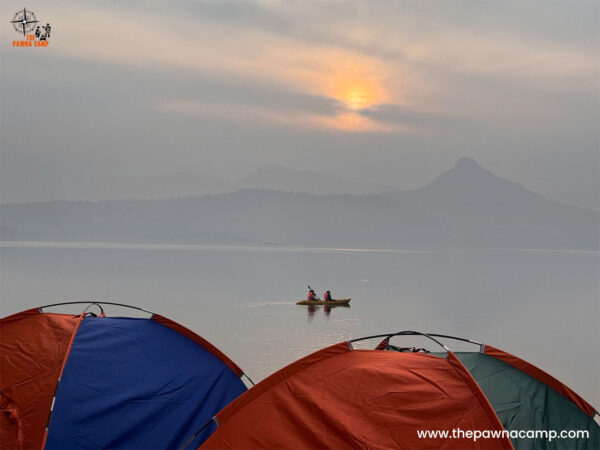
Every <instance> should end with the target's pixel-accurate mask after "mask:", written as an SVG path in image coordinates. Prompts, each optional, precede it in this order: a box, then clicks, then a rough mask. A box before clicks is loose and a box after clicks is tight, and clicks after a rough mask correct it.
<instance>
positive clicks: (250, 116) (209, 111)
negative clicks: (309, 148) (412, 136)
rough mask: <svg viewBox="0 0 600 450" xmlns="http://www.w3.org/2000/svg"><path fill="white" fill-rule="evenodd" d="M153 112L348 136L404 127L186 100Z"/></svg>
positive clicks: (356, 116) (349, 115)
mask: <svg viewBox="0 0 600 450" xmlns="http://www.w3.org/2000/svg"><path fill="white" fill-rule="evenodd" d="M156 109H157V111H160V112H163V113H169V114H177V115H185V116H189V117H193V118H198V119H202V118H218V119H225V120H228V121H238V122H248V123H252V124H254V125H258V126H261V127H262V126H266V127H272V126H284V127H292V128H308V129H320V130H338V131H350V132H374V131H379V132H400V131H403V130H404V131H406V130H407V128H406V127H402V126H400V125H399V124H393V123H388V122H384V121H376V120H373V119H371V118H369V117H368V116H366V115H363V114H362V113H361V112H350V111H340V112H339V113H336V114H330V115H324V114H315V113H310V112H307V111H289V110H288V111H282V110H274V109H273V108H266V107H259V106H251V105H240V104H224V103H219V104H208V103H202V102H195V101H190V100H175V101H164V102H161V103H159V104H157V105H156Z"/></svg>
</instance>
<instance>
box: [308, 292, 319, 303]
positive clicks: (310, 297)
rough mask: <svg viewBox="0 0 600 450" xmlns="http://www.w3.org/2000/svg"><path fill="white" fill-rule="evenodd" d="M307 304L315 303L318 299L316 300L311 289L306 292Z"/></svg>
mask: <svg viewBox="0 0 600 450" xmlns="http://www.w3.org/2000/svg"><path fill="white" fill-rule="evenodd" d="M306 299H307V300H308V301H309V302H316V301H318V300H319V299H318V298H317V295H316V294H315V290H314V289H311V290H310V291H308V296H307V298H306Z"/></svg>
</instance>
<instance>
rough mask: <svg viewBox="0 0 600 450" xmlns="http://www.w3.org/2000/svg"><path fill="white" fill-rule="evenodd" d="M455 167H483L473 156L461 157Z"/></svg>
mask: <svg viewBox="0 0 600 450" xmlns="http://www.w3.org/2000/svg"><path fill="white" fill-rule="evenodd" d="M454 167H457V168H459V169H481V168H482V167H481V166H480V165H479V163H478V162H477V161H476V160H475V159H473V158H466V157H464V158H460V159H459V160H458V161H457V162H456V165H455V166H454Z"/></svg>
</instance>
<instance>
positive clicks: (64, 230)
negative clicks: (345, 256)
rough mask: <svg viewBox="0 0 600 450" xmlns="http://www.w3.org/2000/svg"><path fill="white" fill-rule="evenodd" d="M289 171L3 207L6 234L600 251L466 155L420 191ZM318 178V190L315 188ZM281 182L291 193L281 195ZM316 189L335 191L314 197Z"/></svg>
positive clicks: (546, 204)
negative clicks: (202, 191)
mask: <svg viewBox="0 0 600 450" xmlns="http://www.w3.org/2000/svg"><path fill="white" fill-rule="evenodd" d="M290 172H294V171H285V170H282V168H280V167H279V166H267V167H266V168H265V169H264V170H263V171H261V170H259V171H257V172H255V173H253V174H250V175H249V176H248V177H245V178H244V179H243V180H241V181H242V183H241V185H243V186H245V187H246V188H244V189H240V190H233V191H232V192H224V193H217V194H209V195H201V196H188V197H181V198H168V199H146V200H144V199H132V200H108V201H99V202H90V201H87V202H83V201H82V202H65V201H55V202H41V203H27V204H4V205H0V224H1V233H2V234H1V236H0V237H1V238H2V240H56V241H105V242H106V241H110V242H154V243H156V242H164V243H202V244H213V243H219V244H258V245H260V244H264V243H278V244H286V245H309V246H312V245H314V246H336V247H360V248H365V247H369V248H474V247H476V248H542V249H581V250H597V249H598V248H599V233H598V230H599V229H600V214H599V213H598V212H597V211H592V210H587V209H583V208H578V207H574V206H570V205H567V204H564V203H559V202H555V201H552V200H549V199H546V198H544V197H542V196H541V195H539V194H536V193H534V192H532V191H530V190H528V189H527V188H525V187H524V186H522V185H520V184H518V183H514V182H511V181H509V180H506V179H504V178H501V177H498V176H496V175H494V174H493V173H491V172H490V171H488V170H486V169H485V168H483V167H481V166H480V165H479V164H478V163H477V162H476V161H475V160H472V159H468V158H463V159H461V160H459V161H458V163H457V164H456V166H455V167H453V168H452V169H450V170H449V171H447V172H445V173H443V174H442V175H440V176H439V177H438V178H436V179H435V180H434V181H432V182H431V183H430V184H428V185H427V186H425V187H423V188H421V189H418V190H415V191H397V190H393V189H389V188H387V189H386V187H385V186H375V185H365V184H361V183H345V184H344V183H343V182H342V181H341V180H338V179H336V178H335V177H328V176H326V175H323V174H316V175H315V174H310V173H303V172H295V173H294V174H293V175H290ZM277 173H279V174H282V177H281V178H279V177H278V176H277V175H274V174H277ZM321 179H323V180H322V184H318V185H317V186H314V185H313V183H315V184H317V183H319V182H320V180H321ZM194 180H196V178H195V177H193V176H191V177H187V178H186V177H182V178H181V180H180V184H179V188H178V189H183V190H184V191H185V190H186V189H189V188H190V187H198V186H203V185H202V183H200V182H199V181H194ZM146 181H147V180H145V181H144V182H143V183H141V184H140V185H139V186H142V185H143V184H144V183H145V182H146ZM159 181H160V180H158V181H157V182H159ZM282 184H285V185H286V190H287V191H288V192H284V191H282V190H281V185H282ZM139 186H138V188H140V187H139ZM290 186H293V187H294V189H290ZM235 187H236V186H234V187H233V189H235ZM184 188H185V189H184ZM311 189H312V190H313V191H318V192H321V191H323V190H326V189H328V190H330V191H331V192H330V193H327V194H320V195H316V194H315V193H311V192H310V191H311ZM290 190H292V192H289V191H290ZM343 190H347V191H352V190H353V192H354V193H341V192H342V191H343ZM369 190H371V192H370V193H369ZM175 191H177V190H175ZM175 191H173V193H175ZM294 191H295V192H294ZM307 191H308V192H307ZM365 191H366V192H367V193H365ZM132 192H133V191H132ZM139 192H142V191H139ZM143 192H146V191H143ZM152 192H155V191H152ZM356 192H359V193H360V195H357V194H356Z"/></svg>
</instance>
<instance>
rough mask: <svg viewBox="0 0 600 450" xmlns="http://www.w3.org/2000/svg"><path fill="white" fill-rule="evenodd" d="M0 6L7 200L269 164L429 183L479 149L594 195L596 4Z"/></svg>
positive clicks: (531, 182)
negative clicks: (18, 19) (24, 40)
mask: <svg viewBox="0 0 600 450" xmlns="http://www.w3.org/2000/svg"><path fill="white" fill-rule="evenodd" d="M26 6H27V8H29V9H31V10H33V11H34V12H35V13H36V15H37V17H38V19H40V20H41V21H43V22H44V23H45V22H50V23H51V25H52V36H51V39H50V46H49V47H48V48H46V49H39V48H31V49H22V48H12V41H13V40H14V39H19V35H18V34H17V33H16V32H15V31H14V30H13V29H12V25H11V24H10V23H9V22H10V20H12V16H13V14H14V13H15V11H17V10H18V9H20V8H22V7H23V4H22V3H16V2H14V1H12V0H9V1H4V2H3V3H2V7H1V12H2V17H3V19H2V20H3V22H2V23H3V25H2V27H0V28H1V34H0V36H1V42H0V46H1V49H2V54H1V61H0V67H1V68H0V74H1V105H2V106H1V107H2V110H1V117H0V118H1V125H0V126H1V129H0V131H1V141H0V143H1V146H2V149H1V150H2V153H1V159H0V164H1V169H0V170H1V172H0V175H1V191H0V193H1V198H2V200H3V201H10V200H15V199H17V200H38V199H50V198H68V197H69V195H70V194H72V193H73V192H77V191H81V190H83V189H85V188H86V187H87V186H89V185H90V184H91V183H93V182H95V181H96V180H97V179H99V178H102V177H104V176H106V175H109V174H132V175H144V174H160V173H166V172H178V171H196V172H200V173H204V174H210V175H212V176H215V177H226V178H235V177H239V176H241V175H244V174H246V173H247V172H249V171H251V170H254V169H256V168H257V167H259V166H261V165H263V164H266V163H269V162H274V163H279V164H283V165H285V166H288V167H291V168H295V169H302V170H318V171H324V172H331V173H336V174H338V175H342V176H346V177H348V178H352V179H354V180H357V181H373V182H377V183H382V184H388V185H395V186H398V187H399V188H403V189H411V188H417V187H420V186H422V185H424V184H425V183H427V182H428V181H429V180H431V179H432V178H433V177H435V176H437V175H438V174H439V173H441V172H442V171H444V170H446V169H447V168H449V167H451V166H452V165H453V164H454V163H455V162H456V160H457V159H458V158H460V157H462V156H470V157H474V158H476V159H477V160H478V161H479V162H480V164H482V165H483V166H485V167H487V168H488V169H490V170H492V171H493V172H495V173H497V174H498V175H501V176H505V177H507V178H509V179H512V180H514V181H518V182H520V183H522V184H524V185H525V186H527V187H529V188H531V189H533V190H535V191H537V192H539V193H541V194H543V195H545V196H547V197H549V198H552V199H557V200H562V201H567V202H570V203H573V204H578V205H587V206H592V205H594V204H596V205H597V202H598V195H599V192H600V182H599V180H600V175H599V169H600V162H599V161H600V157H599V131H598V123H599V119H600V111H599V88H600V85H599V75H600V70H599V57H598V55H599V54H600V53H599V50H600V45H599V36H600V31H599V30H600V27H599V17H600V16H599V14H600V12H599V8H600V3H599V2H596V1H592V2H577V1H563V2H546V1H544V2H542V1H517V2H508V1H505V0H502V1H490V2H480V1H477V2H466V1H463V2H435V1H434V2H429V1H428V2H421V1H397V2H387V1H378V2H366V1H365V2H321V1H318V2H317V1H314V2H309V1H300V2H289V1H288V2H276V1H270V0H263V1H255V2H250V1H244V2H241V1H240V2H227V3H225V2H222V1H214V2H176V1H169V2H166V1H165V2H160V3H158V2H107V1H103V2H92V1H87V2H75V1H72V2H46V1H44V2H40V1H37V2H29V3H28V4H27V5H26Z"/></svg>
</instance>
